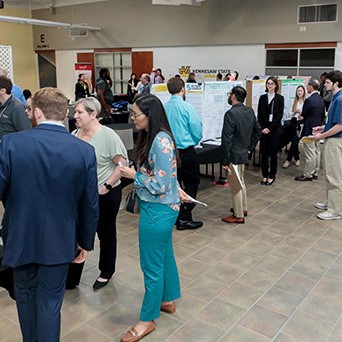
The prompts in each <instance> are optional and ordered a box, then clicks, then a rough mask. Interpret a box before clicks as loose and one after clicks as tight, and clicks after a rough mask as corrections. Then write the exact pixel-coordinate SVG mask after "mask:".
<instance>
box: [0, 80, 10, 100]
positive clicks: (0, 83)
mask: <svg viewBox="0 0 342 342" xmlns="http://www.w3.org/2000/svg"><path fill="white" fill-rule="evenodd" d="M12 87H13V84H12V81H11V80H10V79H9V78H8V77H7V76H0V89H6V94H7V95H11V92H12Z"/></svg>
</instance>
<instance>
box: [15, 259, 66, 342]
mask: <svg viewBox="0 0 342 342" xmlns="http://www.w3.org/2000/svg"><path fill="white" fill-rule="evenodd" d="M68 268H69V264H61V265H52V266H46V265H40V264H27V265H24V266H19V267H15V268H14V269H13V277H14V286H15V291H16V304H17V310H18V316H19V322H20V328H21V332H22V335H23V342H36V341H38V342H59V338H60V327H61V314H60V311H61V306H62V302H63V296H64V289H65V281H66V277H67V273H68Z"/></svg>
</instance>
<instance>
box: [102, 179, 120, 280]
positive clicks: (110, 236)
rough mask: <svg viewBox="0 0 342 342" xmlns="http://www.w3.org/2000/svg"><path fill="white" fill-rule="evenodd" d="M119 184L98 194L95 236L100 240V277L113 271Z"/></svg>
mask: <svg viewBox="0 0 342 342" xmlns="http://www.w3.org/2000/svg"><path fill="white" fill-rule="evenodd" d="M121 195H122V188H121V184H120V185H118V186H116V187H115V188H112V189H111V190H109V192H107V193H106V194H105V195H100V196H99V222H98V224H97V236H98V238H99V240H100V260H99V269H100V271H101V273H100V277H102V278H105V279H109V278H111V277H112V275H113V274H114V272H115V262H116V245H117V239H116V216H117V214H118V211H119V208H120V202H121Z"/></svg>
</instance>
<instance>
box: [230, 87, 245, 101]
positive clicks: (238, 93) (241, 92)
mask: <svg viewBox="0 0 342 342" xmlns="http://www.w3.org/2000/svg"><path fill="white" fill-rule="evenodd" d="M230 93H231V94H234V95H235V97H236V99H237V100H238V101H239V102H244V101H245V98H246V96H247V92H246V89H245V88H243V87H241V86H236V87H234V88H232V90H231V91H230Z"/></svg>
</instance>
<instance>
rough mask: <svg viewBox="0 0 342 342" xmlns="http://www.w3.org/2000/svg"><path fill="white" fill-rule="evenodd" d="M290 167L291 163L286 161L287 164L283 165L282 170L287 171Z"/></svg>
mask: <svg viewBox="0 0 342 342" xmlns="http://www.w3.org/2000/svg"><path fill="white" fill-rule="evenodd" d="M290 165H291V164H290V162H289V161H288V160H285V163H284V164H283V166H282V168H283V169H287V168H288V167H289V166H290Z"/></svg>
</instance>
